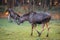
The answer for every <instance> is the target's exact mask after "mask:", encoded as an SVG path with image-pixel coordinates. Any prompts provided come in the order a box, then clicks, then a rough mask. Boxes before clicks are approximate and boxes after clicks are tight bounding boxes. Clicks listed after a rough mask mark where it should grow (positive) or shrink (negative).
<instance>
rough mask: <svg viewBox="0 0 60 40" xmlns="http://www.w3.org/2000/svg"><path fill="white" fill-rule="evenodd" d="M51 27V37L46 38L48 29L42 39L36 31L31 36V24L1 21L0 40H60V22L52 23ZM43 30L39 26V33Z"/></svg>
mask: <svg viewBox="0 0 60 40" xmlns="http://www.w3.org/2000/svg"><path fill="white" fill-rule="evenodd" d="M49 27H50V31H49V37H46V34H47V29H46V27H45V30H44V32H43V33H42V35H41V36H40V37H38V34H37V32H36V31H35V30H34V33H33V36H30V33H31V24H29V22H24V23H22V24H21V25H17V24H16V23H14V22H12V23H9V22H8V20H7V19H0V40H60V21H55V20H54V21H51V22H50V23H49ZM41 28H42V27H41V25H38V26H37V29H38V30H39V31H41Z"/></svg>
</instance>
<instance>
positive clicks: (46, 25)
mask: <svg viewBox="0 0 60 40" xmlns="http://www.w3.org/2000/svg"><path fill="white" fill-rule="evenodd" d="M46 28H47V30H48V33H47V35H46V37H48V36H49V29H50V28H49V27H48V23H46Z"/></svg>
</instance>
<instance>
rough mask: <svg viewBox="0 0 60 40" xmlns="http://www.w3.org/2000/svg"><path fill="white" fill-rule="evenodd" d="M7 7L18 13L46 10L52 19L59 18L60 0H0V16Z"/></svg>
mask: <svg viewBox="0 0 60 40" xmlns="http://www.w3.org/2000/svg"><path fill="white" fill-rule="evenodd" d="M8 8H12V9H14V11H15V12H18V13H22V14H23V13H27V12H30V11H32V10H33V11H37V12H40V11H48V12H50V13H51V15H52V17H53V19H58V20H59V19H60V0H0V18H1V17H3V16H2V15H4V16H5V14H4V11H5V10H6V9H8Z"/></svg>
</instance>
